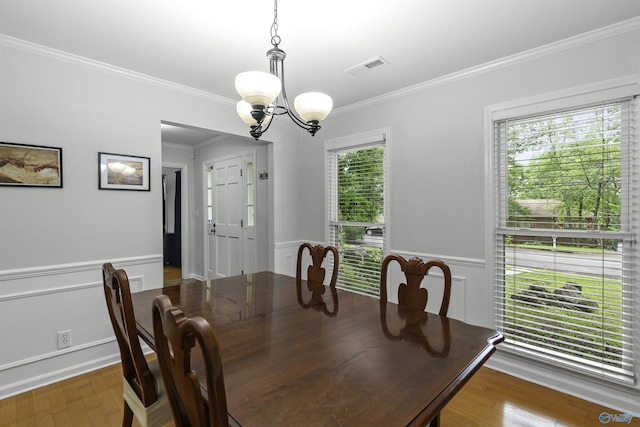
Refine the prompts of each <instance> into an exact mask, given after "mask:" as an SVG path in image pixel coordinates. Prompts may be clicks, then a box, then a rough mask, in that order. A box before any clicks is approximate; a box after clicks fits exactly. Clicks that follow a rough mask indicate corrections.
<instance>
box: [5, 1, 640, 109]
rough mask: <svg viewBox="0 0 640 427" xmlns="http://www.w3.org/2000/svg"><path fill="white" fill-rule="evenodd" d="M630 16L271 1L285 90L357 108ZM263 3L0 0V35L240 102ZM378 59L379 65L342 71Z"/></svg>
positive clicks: (467, 5) (548, 8) (260, 65)
mask: <svg viewBox="0 0 640 427" xmlns="http://www.w3.org/2000/svg"><path fill="white" fill-rule="evenodd" d="M638 16H640V0H323V1H318V0H315V1H311V0H280V1H279V3H278V24H279V30H278V34H279V35H280V37H281V38H282V42H281V44H280V48H282V49H283V50H284V51H285V52H286V53H287V59H286V61H285V70H286V73H285V75H286V78H285V81H286V89H287V94H288V95H289V97H290V98H291V99H293V98H294V97H295V96H296V95H297V94H299V93H301V92H306V91H321V92H325V93H328V94H329V95H331V97H332V98H333V101H334V108H339V107H344V106H347V105H352V104H356V103H358V102H360V101H363V100H367V99H370V98H374V97H376V96H380V95H383V94H386V93H389V92H393V91H396V90H399V89H403V88H406V87H409V86H412V85H416V84H419V83H423V82H426V81H429V80H432V79H435V78H438V77H442V76H445V75H448V74H451V73H454V72H457V71H461V70H465V69H469V68H472V67H476V66H479V65H481V64H486V63H488V62H491V61H496V60H499V59H501V58H504V57H508V56H510V55H513V54H516V53H519V52H523V51H527V50H530V49H533V48H537V47H540V46H544V45H546V44H549V43H552V42H555V41H559V40H563V39H567V38H570V37H573V36H577V35H580V34H583V33H586V32H589V31H592V30H595V29H599V28H602V27H606V26H609V25H612V24H615V23H617V22H621V21H625V20H628V19H632V18H635V17H638ZM272 20H273V2H272V1H270V0H227V1H225V2H221V1H215V0H0V34H4V35H7V36H11V37H15V38H18V39H21V40H25V41H28V42H32V43H36V44H40V45H44V46H48V47H51V48H54V49H58V50H61V51H64V52H69V53H72V54H75V55H79V56H82V57H86V58H90V59H92V60H96V61H100V62H104V63H107V64H111V65H115V66H117V67H121V68H124V69H128V70H132V71H136V72H138V73H142V74H146V75H149V76H153V77H156V78H159V79H163V80H167V81H170V82H174V83H178V84H181V85H185V86H188V87H191V88H194V89H199V90H202V91H205V92H209V93H213V94H217V95H219V96H222V97H225V98H230V99H233V100H236V99H239V96H238V95H237V93H236V92H235V89H234V78H235V75H236V74H237V73H239V72H242V71H247V70H262V71H268V62H267V59H266V56H265V53H266V51H267V50H268V49H269V48H270V47H271V44H270V33H269V31H270V28H271V23H272ZM377 56H381V57H383V58H384V59H385V60H387V61H388V62H389V63H388V64H386V65H384V66H381V67H378V68H375V69H372V70H369V71H367V72H365V73H362V74H359V75H357V76H353V75H351V74H349V73H347V72H345V70H346V69H348V68H350V67H352V66H355V65H358V64H361V63H363V62H365V61H368V60H369V59H371V58H374V57H377Z"/></svg>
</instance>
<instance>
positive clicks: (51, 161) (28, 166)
mask: <svg viewBox="0 0 640 427" xmlns="http://www.w3.org/2000/svg"><path fill="white" fill-rule="evenodd" d="M7 185H9V186H21V187H56V188H61V187H62V148H57V147H45V146H40V145H26V144H14V143H10V142H0V186H7Z"/></svg>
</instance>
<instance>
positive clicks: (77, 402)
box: [0, 365, 640, 427]
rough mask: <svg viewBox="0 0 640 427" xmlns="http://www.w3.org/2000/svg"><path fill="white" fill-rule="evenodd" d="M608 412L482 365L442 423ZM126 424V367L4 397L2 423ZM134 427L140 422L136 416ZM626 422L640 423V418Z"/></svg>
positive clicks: (545, 422) (576, 422) (517, 421)
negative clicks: (123, 391) (124, 369)
mask: <svg viewBox="0 0 640 427" xmlns="http://www.w3.org/2000/svg"><path fill="white" fill-rule="evenodd" d="M603 411H607V412H610V413H617V412H615V411H612V410H608V409H606V408H604V407H601V406H598V405H594V404H591V403H589V402H586V401H584V400H580V399H576V398H574V397H571V396H568V395H565V394H562V393H558V392H556V391H553V390H550V389H547V388H545V387H541V386H538V385H535V384H532V383H529V382H526V381H523V380H519V379H517V378H514V377H512V376H509V375H505V374H502V373H500V372H497V371H493V370H491V369H488V368H481V369H480V371H479V372H478V373H477V374H476V375H475V376H474V377H473V378H472V379H471V380H470V381H469V383H468V384H467V385H466V386H465V387H464V388H463V389H462V390H461V391H460V392H459V393H458V395H457V396H456V397H455V398H454V399H453V400H452V401H451V402H450V403H449V404H448V405H447V407H446V408H445V410H444V411H443V412H442V414H441V426H442V427H466V426H479V427H491V426H505V427H512V426H513V427H515V426H517V427H520V426H531V427H534V426H535V427H546V426H575V427H587V426H602V425H603V424H601V423H600V421H599V418H598V417H599V415H600V414H601V413H602V412H603ZM121 423H122V371H121V368H120V365H113V366H109V367H107V368H103V369H100V370H97V371H93V372H89V373H87V374H84V375H80V376H78V377H75V378H71V379H68V380H65V381H61V382H59V383H55V384H52V385H48V386H45V387H42V388H39V389H37V390H33V391H30V392H26V393H23V394H20V395H18V396H14V397H10V398H8V399H4V400H0V427H31V426H37V427H39V426H49V427H70V426H78V427H86V426H96V427H103V426H104V427H110V426H113V427H118V426H120V425H121ZM133 425H134V426H139V425H140V424H139V423H138V422H137V420H134V422H133ZM172 425H173V424H172V423H169V424H167V426H166V427H170V426H172ZM613 425H619V423H613ZM624 425H635V426H638V425H640V419H637V418H635V419H634V420H633V421H632V422H631V423H630V424H626V423H625V424H624Z"/></svg>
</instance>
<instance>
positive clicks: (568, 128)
mask: <svg viewBox="0 0 640 427" xmlns="http://www.w3.org/2000/svg"><path fill="white" fill-rule="evenodd" d="M619 111H620V108H619V107H618V106H604V107H599V108H594V109H591V110H587V111H581V112H576V113H575V114H574V115H573V116H566V117H563V118H558V117H550V118H544V119H539V120H535V121H525V122H522V123H516V124H513V125H511V126H509V128H508V143H509V149H508V160H507V161H508V173H509V174H508V181H509V194H508V195H509V202H510V203H509V217H510V219H513V218H514V217H515V216H519V215H524V216H527V213H526V212H523V211H522V210H519V208H518V207H517V204H515V203H513V201H514V200H518V199H520V200H524V199H538V200H552V201H557V202H559V206H558V209H557V212H554V214H555V215H556V217H557V219H556V221H557V223H558V224H559V225H561V227H562V228H584V227H589V228H597V229H606V230H618V229H619V217H620V180H621V152H620V122H621V120H620V117H619ZM512 209H513V210H512Z"/></svg>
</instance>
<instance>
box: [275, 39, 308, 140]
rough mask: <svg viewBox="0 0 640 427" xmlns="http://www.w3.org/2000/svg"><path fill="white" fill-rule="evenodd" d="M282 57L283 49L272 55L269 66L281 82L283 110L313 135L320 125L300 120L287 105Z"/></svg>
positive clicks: (283, 55)
mask: <svg viewBox="0 0 640 427" xmlns="http://www.w3.org/2000/svg"><path fill="white" fill-rule="evenodd" d="M284 58H285V54H284V51H283V52H282V55H272V56H271V66H270V68H271V74H274V75H275V76H276V77H278V78H279V79H280V84H281V89H280V94H281V95H282V104H283V106H284V111H285V112H286V113H287V115H288V116H289V117H290V118H291V120H293V122H294V123H295V124H297V125H298V126H300V127H301V128H302V129H304V130H306V131H308V132H310V133H311V134H312V135H313V134H315V133H316V132H317V131H318V129H320V127H319V126H318V125H314V124H308V123H307V122H305V121H304V120H302V119H301V118H300V117H298V116H297V115H296V114H295V113H294V112H293V110H292V109H291V107H290V106H289V99H288V98H287V89H286V88H285V80H284ZM278 98H280V96H278ZM276 101H278V99H276ZM276 105H277V104H276ZM281 114H282V113H281ZM312 129H314V130H313V132H312ZM265 131H266V129H265Z"/></svg>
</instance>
